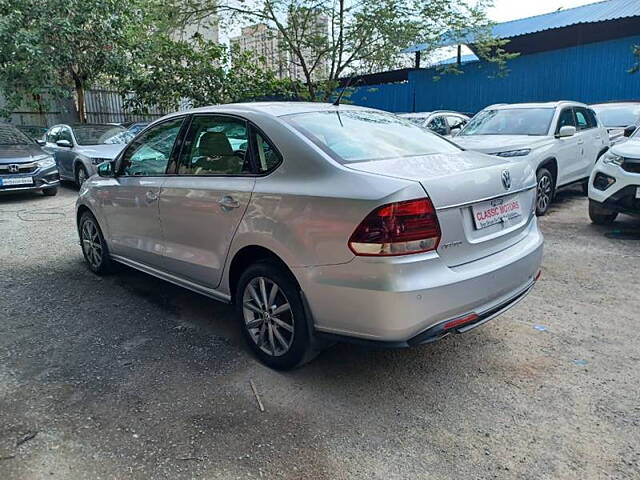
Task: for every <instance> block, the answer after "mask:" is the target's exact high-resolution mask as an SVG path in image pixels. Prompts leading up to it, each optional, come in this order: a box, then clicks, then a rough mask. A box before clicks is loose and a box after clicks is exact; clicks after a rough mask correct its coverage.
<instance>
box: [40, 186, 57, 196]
mask: <svg viewBox="0 0 640 480" xmlns="http://www.w3.org/2000/svg"><path fill="white" fill-rule="evenodd" d="M42 194H43V195H44V196H45V197H55V196H56V195H57V194H58V187H49V188H43V189H42Z"/></svg>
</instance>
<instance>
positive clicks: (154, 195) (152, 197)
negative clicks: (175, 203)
mask: <svg viewBox="0 0 640 480" xmlns="http://www.w3.org/2000/svg"><path fill="white" fill-rule="evenodd" d="M145 197H147V202H149V203H152V202H155V201H156V200H158V194H157V193H156V192H153V191H151V190H149V191H147V193H146V194H145Z"/></svg>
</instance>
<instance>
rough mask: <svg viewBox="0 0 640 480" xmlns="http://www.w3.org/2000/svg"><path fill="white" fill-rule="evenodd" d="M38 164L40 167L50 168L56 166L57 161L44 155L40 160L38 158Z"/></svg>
mask: <svg viewBox="0 0 640 480" xmlns="http://www.w3.org/2000/svg"><path fill="white" fill-rule="evenodd" d="M36 164H37V165H38V168H49V167H55V166H56V161H55V160H54V159H53V157H44V158H41V159H40V160H36Z"/></svg>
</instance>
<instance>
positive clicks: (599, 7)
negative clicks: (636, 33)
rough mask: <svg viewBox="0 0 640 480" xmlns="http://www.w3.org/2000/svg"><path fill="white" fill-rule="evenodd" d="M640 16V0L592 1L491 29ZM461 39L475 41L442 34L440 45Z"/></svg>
mask: <svg viewBox="0 0 640 480" xmlns="http://www.w3.org/2000/svg"><path fill="white" fill-rule="evenodd" d="M639 16H640V0H606V1H603V2H597V3H590V4H588V5H583V6H581V7H575V8H568V9H566V10H559V11H557V12H552V13H546V14H544V15H536V16H535V17H527V18H520V19H518V20H511V21H509V22H504V23H498V24H496V25H494V26H493V28H492V33H493V36H494V37H496V38H514V37H518V36H521V35H529V34H532V33H536V32H543V31H546V30H553V29H557V28H565V27H570V26H572V25H580V24H585V23H597V22H606V21H609V20H620V19H623V18H631V17H639ZM459 43H466V44H469V43H473V39H471V38H469V39H462V40H461V39H459V38H458V39H452V38H447V36H446V35H445V37H444V38H443V40H442V41H441V42H440V43H439V44H438V46H439V47H446V46H451V45H456V44H459ZM432 47H433V45H429V44H426V43H421V44H417V45H414V46H412V47H409V48H406V49H404V50H402V51H401V53H413V52H418V51H421V50H427V49H428V48H432Z"/></svg>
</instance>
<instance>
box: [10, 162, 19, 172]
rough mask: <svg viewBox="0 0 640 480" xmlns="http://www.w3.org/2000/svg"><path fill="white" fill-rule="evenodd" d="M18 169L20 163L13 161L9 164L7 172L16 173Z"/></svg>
mask: <svg viewBox="0 0 640 480" xmlns="http://www.w3.org/2000/svg"><path fill="white" fill-rule="evenodd" d="M19 171H20V165H16V164H15V163H12V164H11V165H9V173H18V172H19Z"/></svg>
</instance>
